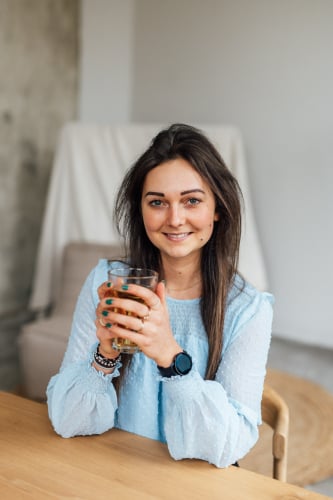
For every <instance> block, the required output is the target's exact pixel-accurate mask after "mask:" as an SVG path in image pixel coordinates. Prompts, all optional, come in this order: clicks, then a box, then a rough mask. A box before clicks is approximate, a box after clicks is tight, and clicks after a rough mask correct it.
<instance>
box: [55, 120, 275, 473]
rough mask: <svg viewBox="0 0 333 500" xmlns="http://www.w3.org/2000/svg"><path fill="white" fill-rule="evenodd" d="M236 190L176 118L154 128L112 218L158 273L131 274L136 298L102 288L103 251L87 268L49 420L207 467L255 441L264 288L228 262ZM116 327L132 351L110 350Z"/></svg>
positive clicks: (266, 332)
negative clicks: (163, 446) (155, 276)
mask: <svg viewBox="0 0 333 500" xmlns="http://www.w3.org/2000/svg"><path fill="white" fill-rule="evenodd" d="M240 200H241V194H240V190H239V187H238V184H237V181H236V180H235V178H234V177H233V176H232V174H231V173H230V172H229V170H228V169H227V167H226V166H225V164H224V162H223V160H222V158H221V157H220V155H219V153H218V152H217V151H216V149H215V148H214V146H213V145H212V144H211V143H210V141H209V140H208V139H207V138H206V137H205V136H204V135H203V134H202V133H201V132H200V131H198V130H197V129H195V128H193V127H190V126H187V125H182V124H175V125H172V126H170V127H169V128H167V129H166V130H163V131H161V132H160V133H159V134H158V135H157V136H156V137H155V139H154V140H153V141H152V143H151V145H150V147H149V148H148V150H147V151H146V152H145V153H144V154H143V155H142V156H141V157H140V158H139V159H138V160H137V162H136V163H135V164H134V166H133V167H132V168H131V169H130V170H129V171H128V173H127V174H126V176H125V178H124V181H123V183H122V185H121V187H120V190H119V193H118V197H117V200H116V205H115V220H116V223H117V227H118V229H119V231H120V233H121V234H122V235H123V237H124V238H125V243H126V248H127V251H128V256H127V259H128V261H129V262H130V263H131V265H133V266H139V267H146V268H151V269H155V270H157V271H158V272H159V276H160V279H161V281H160V282H159V284H158V286H157V290H156V292H152V291H151V290H149V289H146V288H143V287H139V286H137V285H130V287H131V290H130V291H131V292H132V293H133V294H135V295H137V296H139V297H140V298H141V299H143V303H140V302H136V301H133V300H129V299H121V298H116V299H112V301H110V299H109V298H106V297H105V293H106V291H107V290H108V289H109V288H108V285H110V283H108V282H107V270H108V267H109V265H110V264H109V263H108V261H106V260H101V261H100V262H99V264H98V265H97V266H96V268H95V269H94V270H93V271H92V272H91V273H90V275H89V277H88V278H87V280H86V282H85V284H84V286H83V288H82V291H81V294H80V296H79V299H78V302H77V306H76V310H75V313H74V319H73V327H72V333H71V336H70V340H69V344H68V348H67V351H66V354H65V357H64V360H63V363H62V366H61V369H60V372H59V373H58V374H57V375H56V376H54V377H53V378H52V379H51V380H50V383H49V386H48V389H47V395H48V405H49V415H50V418H51V421H52V423H53V426H54V428H55V430H56V432H58V433H59V434H60V435H62V436H63V437H70V436H75V435H87V434H99V433H102V432H104V431H106V430H108V429H110V428H112V427H118V428H120V429H124V430H127V431H129V432H133V433H137V434H140V435H142V436H146V437H148V438H152V439H157V440H160V441H162V442H165V443H167V445H168V448H169V451H170V454H171V456H172V457H173V458H175V459H182V458H197V459H202V460H206V461H208V462H210V463H213V464H215V465H216V466H217V467H226V466H228V465H230V464H233V463H234V462H236V461H237V460H238V459H240V458H242V457H243V456H244V455H245V454H246V453H247V452H248V451H249V449H250V448H251V447H252V446H253V445H254V444H255V442H256V440H257V438H258V425H259V424H260V423H261V412H260V408H261V397H262V390H263V382H264V377H265V365H266V360H267V353H268V349H269V344H270V336H271V324H272V307H271V303H272V296H271V295H269V294H267V293H260V292H258V291H257V290H256V289H255V288H253V287H252V286H251V285H250V284H248V283H246V282H245V280H243V279H242V278H241V277H240V275H239V274H238V273H237V261H238V250H239V243H240V234H241V202H240ZM118 266H119V263H118ZM111 302H112V305H111ZM115 307H116V308H121V309H124V310H126V311H129V312H130V313H131V315H120V314H119V312H115V310H114V308H115ZM120 325H122V326H120ZM96 337H97V338H96ZM114 337H122V338H126V339H130V340H131V341H133V342H135V343H136V344H137V345H138V346H139V347H140V350H141V352H139V353H137V354H135V355H122V357H119V353H118V352H117V351H115V350H113V348H112V338H114Z"/></svg>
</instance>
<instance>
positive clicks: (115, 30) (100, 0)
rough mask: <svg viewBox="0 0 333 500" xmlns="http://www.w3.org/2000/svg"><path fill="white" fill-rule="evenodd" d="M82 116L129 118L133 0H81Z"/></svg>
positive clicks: (102, 119) (107, 119) (112, 119)
mask: <svg viewBox="0 0 333 500" xmlns="http://www.w3.org/2000/svg"><path fill="white" fill-rule="evenodd" d="M81 2H82V4H81V34H80V38H81V57H80V92H79V116H80V118H81V120H84V121H91V122H106V123H119V122H127V121H129V119H130V115H131V104H132V101H131V95H132V83H133V79H132V69H133V62H132V61H133V56H134V53H133V29H134V0H121V1H119V0H81Z"/></svg>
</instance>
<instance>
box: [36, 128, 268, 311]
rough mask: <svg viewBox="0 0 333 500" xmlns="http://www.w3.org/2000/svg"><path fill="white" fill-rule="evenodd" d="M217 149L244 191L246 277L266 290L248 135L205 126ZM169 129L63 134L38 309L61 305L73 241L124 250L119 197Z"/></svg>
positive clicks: (44, 235)
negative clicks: (66, 252) (117, 223)
mask: <svg viewBox="0 0 333 500" xmlns="http://www.w3.org/2000/svg"><path fill="white" fill-rule="evenodd" d="M197 126H198V128H200V129H201V130H202V131H204V132H205V133H206V135H207V136H208V137H209V138H210V140H211V141H212V142H213V143H214V144H215V146H216V147H217V149H218V150H219V151H220V153H221V154H222V156H223V159H224V161H225V162H226V164H227V165H228V167H229V168H230V170H231V171H232V172H233V173H234V175H235V176H236V178H237V179H238V182H239V184H240V186H241V189H242V192H243V195H244V201H245V219H244V224H243V234H242V240H241V249H240V263H239V269H240V272H241V273H242V274H243V275H244V276H245V278H246V279H247V280H248V281H250V282H251V283H252V284H254V285H255V286H256V287H257V288H259V289H260V290H266V289H267V279H266V271H265V266H264V261H263V257H262V250H261V246H260V242H259V239H258V234H257V227H256V222H255V218H254V213H253V207H252V203H251V196H250V191H249V184H248V179H247V169H246V164H245V158H244V151H243V145H242V138H241V134H240V132H239V131H238V130H237V129H235V128H233V127H228V126H218V125H214V126H213V125H200V124H199V125H197ZM162 127H163V125H161V124H128V125H121V126H107V125H95V124H85V123H69V124H67V125H65V127H64V128H63V130H62V131H61V134H60V138H59V144H58V148H57V151H56V155H55V160H54V165H53V171H52V175H51V179H50V186H49V193H48V197H47V201H46V209H45V214H44V219H43V224H42V229H41V236H40V241H39V247H38V254H37V262H36V270H35V275H34V282H33V290H32V295H31V300H30V307H31V308H32V309H34V310H40V309H44V308H45V307H46V306H48V305H49V304H51V303H53V302H54V300H55V299H56V297H57V294H58V289H59V282H60V271H61V258H62V252H63V249H64V246H65V245H66V244H67V243H69V242H71V241H87V242H98V243H108V244H110V243H111V244H112V243H117V242H119V237H118V235H117V232H116V230H115V228H114V226H113V223H112V210H113V203H114V197H115V193H116V191H117V188H118V186H119V184H120V182H121V180H122V178H123V175H124V172H125V171H126V170H127V169H128V168H129V166H130V165H131V164H132V163H133V161H135V159H136V158H137V157H138V156H139V155H140V154H141V153H142V152H143V151H144V150H145V149H146V148H147V146H148V145H149V143H150V141H151V139H152V138H153V136H154V135H156V133H157V132H158V131H159V130H161V128H162Z"/></svg>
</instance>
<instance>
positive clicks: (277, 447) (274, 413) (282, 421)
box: [261, 383, 289, 482]
mask: <svg viewBox="0 0 333 500" xmlns="http://www.w3.org/2000/svg"><path fill="white" fill-rule="evenodd" d="M261 412H262V420H263V422H265V423H266V424H268V425H269V426H270V427H271V428H272V429H273V439H272V453H273V478H274V479H279V480H280V481H284V482H285V481H287V454H288V433H289V408H288V406H287V404H286V402H285V401H284V400H283V398H282V397H281V396H280V395H279V394H278V393H277V392H276V391H275V390H274V389H273V388H272V387H271V386H269V385H268V384H267V383H266V384H265V386H264V392H263V397H262V402H261Z"/></svg>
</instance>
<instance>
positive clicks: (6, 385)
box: [0, 323, 333, 498]
mask: <svg viewBox="0 0 333 500" xmlns="http://www.w3.org/2000/svg"><path fill="white" fill-rule="evenodd" d="M1 326H2V327H3V326H6V328H1V329H0V330H2V331H0V334H1V335H0V347H4V345H6V346H7V351H6V354H7V355H6V356H5V350H4V349H2V348H1V349H0V390H12V389H15V388H16V387H17V386H18V384H19V381H20V373H19V363H18V360H17V349H16V342H15V337H16V335H15V333H16V331H15V330H16V329H17V325H11V324H10V325H9V324H8V323H7V324H6V325H1ZM15 327H16V328H15ZM6 335H7V338H6ZM1 344H2V346H1ZM268 366H269V367H270V368H275V369H278V370H284V371H286V372H289V373H292V374H294V375H297V376H300V377H304V378H308V379H310V380H312V381H314V382H317V383H319V384H321V385H322V386H323V387H324V388H325V389H326V390H328V391H330V392H331V393H332V394H333V350H327V349H322V348H318V347H312V346H305V345H302V344H299V343H295V342H290V341H287V340H284V339H280V338H276V337H274V338H273V340H272V344H271V349H270V354H269V359H268ZM307 488H308V489H309V490H312V491H316V492H318V493H321V494H324V495H327V496H330V497H332V498H333V477H332V478H331V479H328V480H326V481H322V482H320V483H317V484H314V485H311V486H307Z"/></svg>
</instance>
